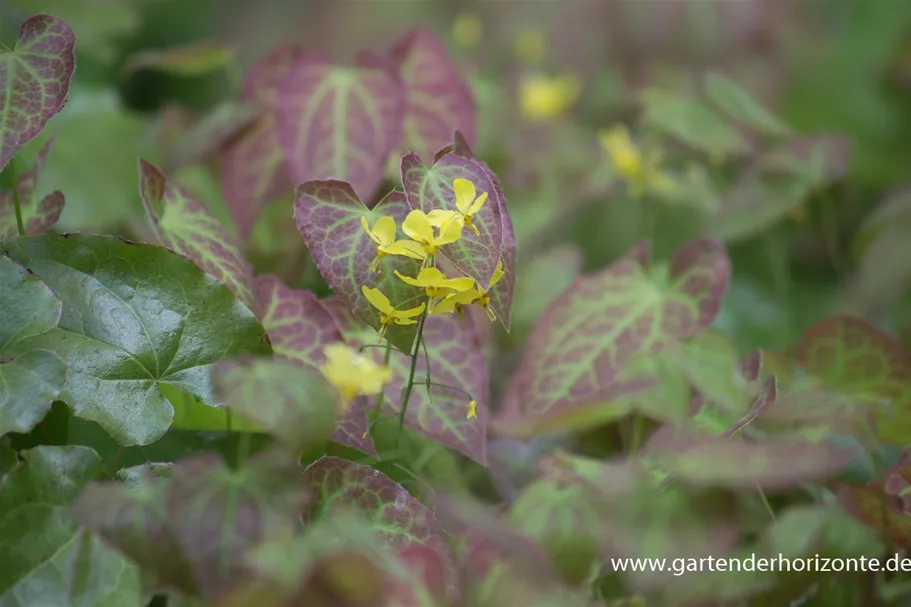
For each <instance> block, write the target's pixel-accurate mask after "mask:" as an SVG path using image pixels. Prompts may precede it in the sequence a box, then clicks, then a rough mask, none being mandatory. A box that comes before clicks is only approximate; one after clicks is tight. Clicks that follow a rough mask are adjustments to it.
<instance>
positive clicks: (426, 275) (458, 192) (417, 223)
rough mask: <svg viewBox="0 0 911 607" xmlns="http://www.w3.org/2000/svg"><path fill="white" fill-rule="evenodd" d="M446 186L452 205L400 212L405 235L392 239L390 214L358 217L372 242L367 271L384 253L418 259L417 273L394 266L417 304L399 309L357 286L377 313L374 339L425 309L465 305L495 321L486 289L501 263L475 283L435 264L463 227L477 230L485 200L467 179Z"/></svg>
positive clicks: (380, 294) (458, 308)
mask: <svg viewBox="0 0 911 607" xmlns="http://www.w3.org/2000/svg"><path fill="white" fill-rule="evenodd" d="M452 189H453V192H454V194H455V209H454V210H443V209H434V210H432V211H430V212H429V213H425V212H424V211H421V210H414V211H411V212H410V213H409V214H408V215H407V216H406V217H405V220H404V221H403V222H402V226H401V227H402V232H403V233H404V234H405V236H407V237H408V238H407V239H403V240H396V231H397V227H396V223H395V220H394V219H393V218H392V217H380V218H379V219H378V220H377V221H376V223H374V225H373V227H371V226H370V225H369V224H368V222H367V220H366V219H365V218H361V219H362V221H361V223H362V225H363V227H364V231H365V232H367V235H368V236H370V239H371V240H373V242H374V243H375V244H376V246H377V254H376V258H375V259H374V261H373V263H372V264H371V269H372V270H373V271H376V272H379V271H381V267H380V264H381V262H382V260H383V258H385V257H387V256H389V255H399V256H403V257H409V258H412V259H417V260H420V261H422V262H423V263H422V265H421V269H420V271H419V272H418V274H417V276H406V275H404V274H402V273H401V272H398V271H395V275H396V277H397V278H398V279H399V280H401V281H402V282H404V283H406V284H408V285H411V286H413V287H417V288H419V289H421V290H422V292H423V294H424V296H425V298H426V299H425V301H424V302H421V304H420V305H418V306H415V307H412V308H408V309H403V310H399V309H397V308H395V307H394V306H393V305H392V303H391V302H390V301H389V297H387V296H386V294H384V293H383V292H382V291H380V290H379V289H377V288H370V287H368V286H366V285H364V286H362V287H361V291H362V293H363V294H364V297H365V298H367V301H368V302H369V303H370V305H372V306H373V307H374V308H376V309H377V310H378V311H379V313H380V322H381V324H382V327H381V329H380V331H379V339H380V340H382V338H383V336H384V335H385V332H386V329H387V327H389V326H391V325H394V324H395V325H413V324H416V323H417V322H418V320H417V319H418V318H419V317H421V315H423V314H425V313H427V314H447V313H452V312H456V313H459V314H461V313H463V308H464V307H465V306H468V305H471V304H474V305H478V306H480V307H482V308H483V309H484V310H485V311H486V312H487V316H488V318H490V320H491V321H494V320H496V314H495V313H494V312H493V310H491V308H490V290H491V289H492V288H493V287H494V286H495V285H496V284H497V282H499V281H500V279H502V278H503V275H504V270H503V264H502V262H500V264H499V265H498V266H497V269H496V271H495V272H494V275H493V278H492V280H491V282H490V284H489V285H480V284H478V283H477V281H475V279H473V278H469V277H467V276H459V277H450V276H447V275H446V274H445V273H444V272H443V271H442V270H441V269H439V268H438V267H436V265H435V263H436V254H437V252H439V250H440V249H441V248H442V247H444V246H446V245H449V244H452V243H454V242H457V241H458V240H459V239H460V238H462V231H463V230H464V229H465V228H468V229H469V230H471V231H472V232H473V233H474V234H476V235H477V234H479V231H478V228H477V226H475V225H474V218H475V217H476V216H477V214H478V213H479V212H480V211H481V209H482V208H483V207H484V204H485V203H486V202H487V196H488V194H487V192H482V193H481V194H480V195H479V194H478V193H477V189H476V188H475V185H474V184H473V183H472V182H471V181H469V180H468V179H462V178H457V179H455V180H454V181H453V183H452Z"/></svg>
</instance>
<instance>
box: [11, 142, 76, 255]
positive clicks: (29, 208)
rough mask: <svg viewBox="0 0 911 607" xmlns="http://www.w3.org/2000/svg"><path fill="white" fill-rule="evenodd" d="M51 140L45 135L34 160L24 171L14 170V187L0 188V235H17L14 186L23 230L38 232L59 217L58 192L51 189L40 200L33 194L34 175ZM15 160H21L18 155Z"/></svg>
mask: <svg viewBox="0 0 911 607" xmlns="http://www.w3.org/2000/svg"><path fill="white" fill-rule="evenodd" d="M52 144H53V140H52V139H48V140H47V142H46V143H45V144H44V146H42V148H41V150H39V151H38V153H37V154H36V156H35V163H34V164H33V165H32V166H31V167H30V168H29V169H28V170H27V171H25V172H23V173H21V174H18V179H17V182H18V183H17V184H16V185H15V186H14V188H12V187H11V188H10V190H9V191H8V192H2V191H0V239H2V238H14V237H16V236H18V235H19V223H18V220H17V219H16V206H15V202H16V199H15V192H14V189H16V190H18V192H19V205H20V212H21V213H22V224H23V227H24V228H25V233H26V234H29V235H32V234H40V233H41V232H44V231H45V230H47V229H49V228H51V227H52V226H53V225H54V224H55V223H57V220H58V219H60V214H61V213H62V212H63V206H64V204H65V202H66V200H65V199H64V196H63V193H62V192H60V191H53V192H51V193H50V194H48V195H47V196H45V197H44V198H43V199H42V200H41V201H38V200H37V198H36V196H35V190H36V188H37V187H38V178H39V177H40V176H41V170H42V169H43V168H44V162H45V160H46V159H47V155H48V153H49V152H50V149H51V145H52ZM16 161H17V164H18V163H19V162H20V161H21V155H20V156H17V157H16Z"/></svg>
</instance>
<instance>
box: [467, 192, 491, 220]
mask: <svg viewBox="0 0 911 607" xmlns="http://www.w3.org/2000/svg"><path fill="white" fill-rule="evenodd" d="M485 202H487V192H483V193H482V194H481V195H480V196H478V197H477V198H475V201H474V202H472V203H471V206H469V207H468V210H467V211H466V212H465V214H466V215H468V216H474V215H477V214H478V211H480V210H481V208H482V207H483V206H484V203H485Z"/></svg>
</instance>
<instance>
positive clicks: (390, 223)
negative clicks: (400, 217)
mask: <svg viewBox="0 0 911 607" xmlns="http://www.w3.org/2000/svg"><path fill="white" fill-rule="evenodd" d="M373 233H374V234H376V236H377V237H378V238H379V241H378V242H379V243H380V244H381V245H382V246H387V245H390V244H392V243H393V242H395V219H393V218H392V217H380V218H379V219H377V220H376V223H375V224H373Z"/></svg>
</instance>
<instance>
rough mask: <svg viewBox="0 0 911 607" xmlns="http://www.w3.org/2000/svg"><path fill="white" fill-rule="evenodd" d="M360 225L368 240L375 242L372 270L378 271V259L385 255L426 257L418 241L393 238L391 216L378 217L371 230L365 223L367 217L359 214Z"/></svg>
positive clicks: (393, 223)
mask: <svg viewBox="0 0 911 607" xmlns="http://www.w3.org/2000/svg"><path fill="white" fill-rule="evenodd" d="M361 226H363V228H364V231H365V232H367V236H369V237H370V240H372V241H373V242H375V243H376V247H377V252H376V259H374V260H373V263H371V264H370V270H371V271H373V272H379V271H380V261H382V259H383V258H384V257H386V256H387V255H402V256H404V257H410V258H412V259H420V260H423V259H424V257H426V255H425V254H424V250H423V248H422V247H421V245H419V244H418V243H416V242H412V241H410V240H398V241H397V240H396V239H395V220H394V219H393V218H392V217H380V218H379V219H377V220H376V223H375V224H373V229H372V230H371V229H370V226H369V225H368V224H367V218H366V217H364V216H363V215H361Z"/></svg>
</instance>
